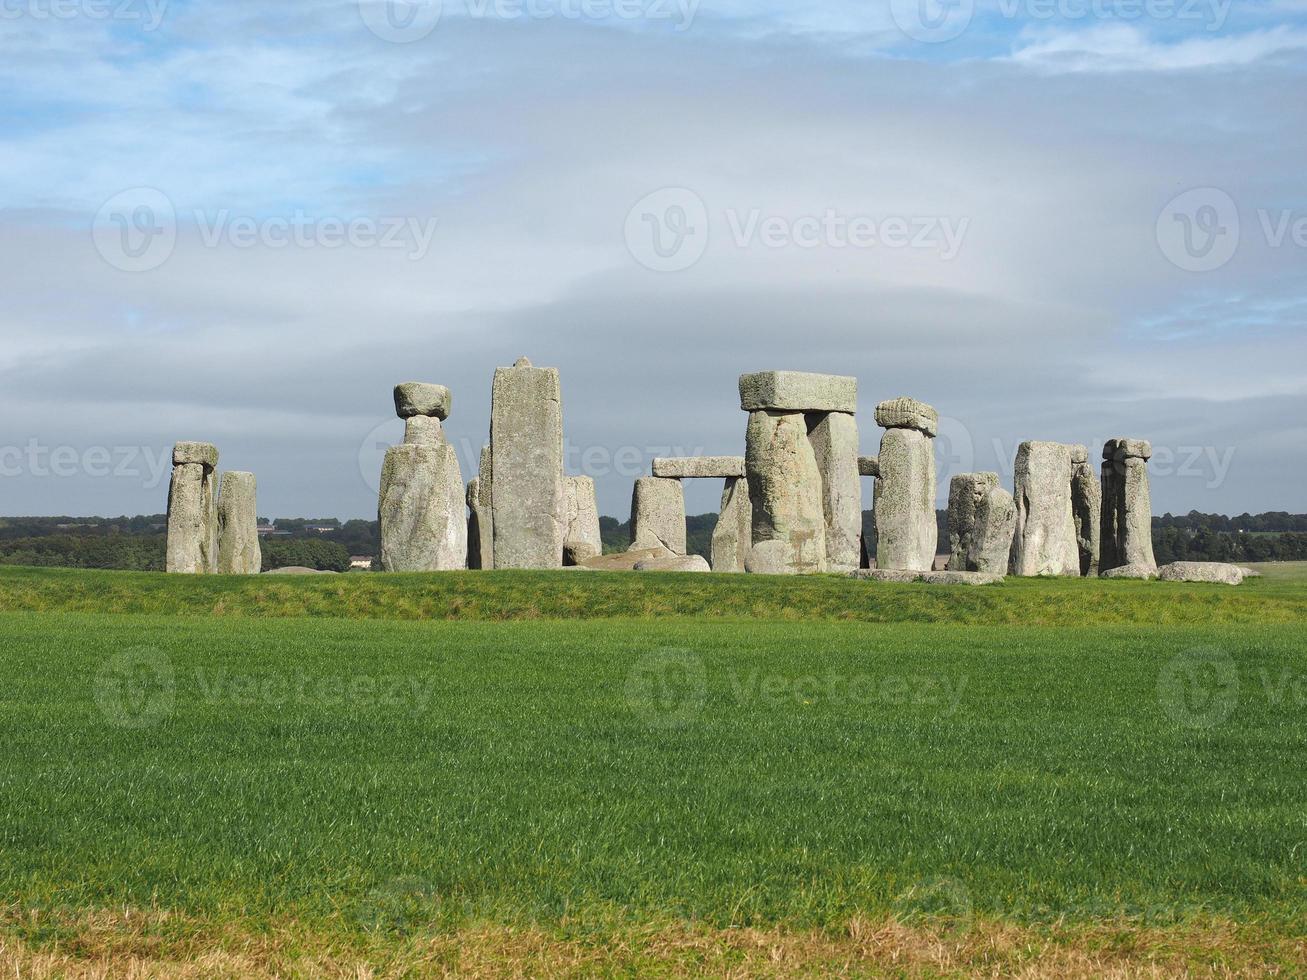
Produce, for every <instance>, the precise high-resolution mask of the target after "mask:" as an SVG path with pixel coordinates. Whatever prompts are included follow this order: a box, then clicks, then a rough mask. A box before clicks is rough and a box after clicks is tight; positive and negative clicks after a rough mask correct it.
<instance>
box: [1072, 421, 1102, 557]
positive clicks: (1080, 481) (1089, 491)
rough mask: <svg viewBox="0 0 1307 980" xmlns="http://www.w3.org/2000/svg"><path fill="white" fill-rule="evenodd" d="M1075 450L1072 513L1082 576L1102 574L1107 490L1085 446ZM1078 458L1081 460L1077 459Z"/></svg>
mask: <svg viewBox="0 0 1307 980" xmlns="http://www.w3.org/2000/svg"><path fill="white" fill-rule="evenodd" d="M1070 448H1071V513H1072V516H1073V517H1074V519H1075V524H1076V549H1077V550H1078V551H1079V552H1080V574H1081V575H1087V576H1090V577H1092V576H1095V575H1097V574H1098V550H1099V547H1100V541H1101V538H1102V510H1103V491H1102V488H1101V487H1099V485H1098V477H1096V476H1095V475H1094V468H1093V467H1092V466H1090V465H1089V453H1088V451H1086V450H1085V447H1084V446H1072V447H1070ZM1077 455H1079V456H1080V457H1081V458H1079V459H1077V458H1076V457H1077Z"/></svg>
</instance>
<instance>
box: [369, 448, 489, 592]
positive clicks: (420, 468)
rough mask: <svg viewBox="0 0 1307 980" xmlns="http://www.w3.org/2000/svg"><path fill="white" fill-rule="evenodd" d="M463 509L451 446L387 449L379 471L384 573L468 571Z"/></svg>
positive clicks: (379, 508) (462, 493) (457, 469)
mask: <svg viewBox="0 0 1307 980" xmlns="http://www.w3.org/2000/svg"><path fill="white" fill-rule="evenodd" d="M463 508H464V489H463V474H462V473H461V472H459V466H458V456H457V455H456V454H455V452H454V448H453V447H452V446H450V445H448V444H441V445H438V446H428V445H414V444H412V443H405V444H403V445H400V446H391V447H390V449H388V450H386V458H385V461H384V462H383V463H382V467H381V493H380V496H379V503H378V507H377V511H378V513H377V516H378V520H379V521H380V524H381V568H382V570H383V571H387V572H431V571H447V570H450V569H458V568H466V567H467V521H466V519H465V517H464V510H463Z"/></svg>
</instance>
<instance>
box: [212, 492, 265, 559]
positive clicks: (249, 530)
mask: <svg viewBox="0 0 1307 980" xmlns="http://www.w3.org/2000/svg"><path fill="white" fill-rule="evenodd" d="M262 570H263V550H262V548H260V546H259V510H258V503H257V498H256V487H255V480H254V474H253V473H245V472H242V471H240V470H228V471H227V472H226V473H224V474H222V479H221V480H220V481H219V486H218V571H219V572H221V573H222V574H223V575H257V574H259V572H260V571H262Z"/></svg>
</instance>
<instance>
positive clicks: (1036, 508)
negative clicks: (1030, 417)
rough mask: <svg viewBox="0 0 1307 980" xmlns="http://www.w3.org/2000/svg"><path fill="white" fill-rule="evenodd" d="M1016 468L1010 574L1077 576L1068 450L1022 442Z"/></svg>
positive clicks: (1052, 443) (1077, 563) (1058, 446)
mask: <svg viewBox="0 0 1307 980" xmlns="http://www.w3.org/2000/svg"><path fill="white" fill-rule="evenodd" d="M1015 469H1016V480H1015V490H1016V492H1015V493H1014V494H1013V498H1014V499H1015V502H1016V507H1017V521H1016V530H1015V532H1014V533H1013V538H1012V555H1011V562H1010V564H1011V570H1012V574H1013V575H1079V574H1080V549H1079V547H1078V546H1077V544H1076V523H1075V515H1074V513H1073V511H1072V507H1071V449H1070V447H1068V446H1065V445H1063V444H1062V443H1060V442H1023V443H1022V444H1021V445H1020V446H1019V447H1018V449H1017V459H1016V467H1015Z"/></svg>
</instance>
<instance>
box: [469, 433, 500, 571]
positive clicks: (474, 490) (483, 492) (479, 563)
mask: <svg viewBox="0 0 1307 980" xmlns="http://www.w3.org/2000/svg"><path fill="white" fill-rule="evenodd" d="M492 480H493V475H492V470H491V467H490V447H489V446H488V445H487V446H482V447H481V468H480V470H479V472H478V473H477V475H476V476H475V477H473V478H472V479H471V480H469V481H468V484H467V506H468V517H467V567H468V568H494V567H495V557H494V555H495V543H494V529H493V524H492V520H493V518H492V517H491V505H490V486H491V481H492Z"/></svg>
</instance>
